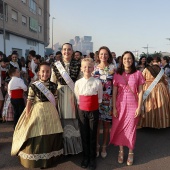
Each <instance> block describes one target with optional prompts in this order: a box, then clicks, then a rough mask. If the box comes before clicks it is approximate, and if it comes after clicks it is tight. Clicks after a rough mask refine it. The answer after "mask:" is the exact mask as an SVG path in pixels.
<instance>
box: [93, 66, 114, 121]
mask: <svg viewBox="0 0 170 170" xmlns="http://www.w3.org/2000/svg"><path fill="white" fill-rule="evenodd" d="M114 70H115V66H114V65H113V64H110V65H109V66H108V67H106V68H105V69H104V70H103V69H100V68H99V67H98V66H95V67H94V73H93V75H94V77H95V78H98V79H99V80H101V82H102V85H103V100H102V103H101V104H100V107H99V113H100V114H99V119H100V120H103V121H108V122H111V120H112V116H111V115H110V112H111V110H112V89H113V84H112V80H113V74H114Z"/></svg>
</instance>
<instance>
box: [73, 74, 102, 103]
mask: <svg viewBox="0 0 170 170" xmlns="http://www.w3.org/2000/svg"><path fill="white" fill-rule="evenodd" d="M74 92H75V95H76V98H77V103H78V104H79V95H83V96H92V95H97V94H98V102H99V103H101V102H102V97H103V87H102V83H101V81H100V80H98V79H96V78H94V77H90V78H89V79H85V78H84V77H83V78H81V79H79V80H77V81H76V83H75V87H74Z"/></svg>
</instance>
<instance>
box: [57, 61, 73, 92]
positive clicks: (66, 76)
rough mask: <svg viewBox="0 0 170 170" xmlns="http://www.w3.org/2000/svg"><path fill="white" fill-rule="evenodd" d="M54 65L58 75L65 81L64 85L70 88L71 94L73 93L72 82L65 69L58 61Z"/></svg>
mask: <svg viewBox="0 0 170 170" xmlns="http://www.w3.org/2000/svg"><path fill="white" fill-rule="evenodd" d="M54 64H55V66H56V67H57V69H58V71H59V72H60V74H61V76H62V77H63V79H64V80H65V82H66V84H67V85H68V86H69V87H70V89H71V90H72V92H74V82H73V80H72V79H71V78H70V76H69V74H68V73H67V71H66V70H65V68H64V67H63V65H62V64H61V62H60V61H56V62H55V63H54Z"/></svg>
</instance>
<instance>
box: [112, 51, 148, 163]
mask: <svg viewBox="0 0 170 170" xmlns="http://www.w3.org/2000/svg"><path fill="white" fill-rule="evenodd" d="M144 82H145V80H144V77H143V76H142V73H141V72H140V71H137V70H136V67H135V57H134V55H133V53H132V52H130V51H125V52H124V53H123V55H122V64H121V65H120V67H119V68H118V69H117V72H116V74H115V75H114V80H113V86H114V87H113V112H112V113H113V118H112V128H111V132H110V143H111V144H114V145H117V146H119V154H118V163H123V162H124V148H123V147H124V146H127V147H128V149H129V154H128V159H127V165H132V164H133V157H134V153H133V149H134V146H135V142H136V127H137V124H138V121H139V116H140V113H141V107H142V96H143V90H142V86H143V84H144Z"/></svg>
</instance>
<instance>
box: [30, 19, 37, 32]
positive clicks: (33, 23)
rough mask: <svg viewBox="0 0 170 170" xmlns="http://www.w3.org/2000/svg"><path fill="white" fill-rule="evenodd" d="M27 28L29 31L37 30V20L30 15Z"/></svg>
mask: <svg viewBox="0 0 170 170" xmlns="http://www.w3.org/2000/svg"><path fill="white" fill-rule="evenodd" d="M29 19H30V20H29V21H30V23H29V28H30V30H31V31H34V32H37V31H38V21H37V20H36V19H34V18H32V17H30V18H29Z"/></svg>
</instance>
